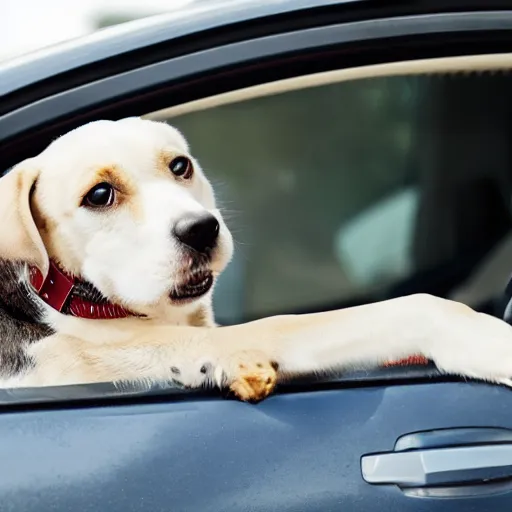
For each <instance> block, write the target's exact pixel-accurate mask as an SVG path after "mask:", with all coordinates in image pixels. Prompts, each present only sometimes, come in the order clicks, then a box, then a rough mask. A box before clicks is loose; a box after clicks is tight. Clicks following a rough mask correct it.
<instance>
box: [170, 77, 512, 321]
mask: <svg viewBox="0 0 512 512" xmlns="http://www.w3.org/2000/svg"><path fill="white" fill-rule="evenodd" d="M511 85H512V75H511V74H510V73H505V72H503V73H498V72H496V73H491V72H488V73H473V74H471V73H458V74H451V75H447V74H439V75H436V74H434V75H417V76H398V77H388V78H385V77H384V78H382V77H381V78H371V79H365V80H356V81H351V82H350V81H349V82H339V83H332V84H327V85H319V86H318V87H312V88H308V89H300V90H295V91H288V92H281V93H278V94H275V95H270V96H266V97H260V98H253V99H248V100H244V101H241V102H237V103H233V104H227V105H223V106H217V107H214V108H211V109H206V110H201V111H197V112H192V113H188V114H185V115H182V116H179V117H174V118H170V119H168V121H169V122H170V123H172V124H174V125H176V126H177V127H178V128H180V129H181V130H182V131H183V132H184V133H185V135H186V136H187V137H188V138H189V139H190V141H191V146H192V150H193V151H194V152H195V153H196V154H197V155H198V157H199V161H200V162H202V163H203V165H204V167H205V170H206V172H207V173H208V175H209V176H210V177H211V178H212V180H213V183H214V185H215V186H216V188H217V190H218V192H219V196H220V200H221V204H222V206H223V207H224V211H225V216H226V217H227V220H228V224H229V225H230V227H231V229H232V230H233V232H234V235H235V240H236V241H237V242H238V243H237V250H236V256H235V259H234V261H233V263H232V264H231V266H230V267H229V268H228V270H227V272H226V274H225V276H223V277H222V278H221V282H220V283H219V286H218V289H217V293H216V297H215V299H216V302H217V304H216V311H217V315H218V321H219V322H220V323H235V322H240V321H245V320H248V319H253V318H258V317H262V316H267V315H271V314H280V313H287V312H310V311H320V310H325V309H334V308H339V307H348V306H352V305H358V304H362V303H368V302H373V301H377V300H382V299H386V298H391V297H396V296H400V295H407V294H412V293H417V292H428V293H431V294H434V295H438V296H442V297H449V298H454V299H456V300H460V301H461V302H465V303H467V304H468V305H470V306H472V307H473V308H476V309H478V310H480V311H485V312H487V313H491V314H496V315H501V314H502V308H503V304H502V302H503V301H502V297H503V291H504V289H505V286H506V284H507V281H508V276H509V272H510V268H511V263H510V262H512V240H510V238H511V237H510V230H511V227H512V217H511V208H510V205H511V202H510V198H511V192H512V190H511V183H512V169H511V164H512V162H511V150H510V140H509V139H510V137H511V135H512V124H511V121H510V119H511V116H510V114H511V106H512V102H511V101H510V100H509V99H508V95H507V91H509V90H510V87H511Z"/></svg>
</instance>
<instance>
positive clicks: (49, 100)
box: [0, 11, 512, 169]
mask: <svg viewBox="0 0 512 512" xmlns="http://www.w3.org/2000/svg"><path fill="white" fill-rule="evenodd" d="M498 32H499V33H500V34H501V35H503V36H504V38H505V40H500V41H499V43H500V45H501V46H500V49H501V48H502V47H504V50H505V49H506V50H508V51H512V11H490V12H460V13H444V14H432V15H419V16H404V17H397V18H383V19H372V20H366V21H358V22H351V23H344V24H335V25H327V26H322V27H315V28H309V29H304V30H297V31H293V32H286V33H280V34H275V35H271V36H266V37H261V38H256V39H251V40H246V41H241V42H237V43H232V44H227V45H224V46H219V47H214V48H210V49H208V50H204V51H199V52H196V53H191V54H189V55H184V56H180V57H176V58H171V59H168V60H164V61H161V62H157V63H155V64H151V65H148V66H144V67H142V68H138V69H133V70H131V71H127V72H124V73H119V74H117V75H113V76H110V77H108V78H103V79H101V80H97V81H93V82H90V83H88V84H85V85H81V86H79V87H75V88H71V89H69V90H67V91H65V92H61V93H59V94H55V95H52V96H48V97H46V98H43V99H41V100H39V101H35V102H33V103H31V104H28V105H26V106H24V107H21V108H19V109H16V110H13V111H11V112H9V113H7V114H5V115H4V116H2V117H0V134H2V141H1V143H0V154H1V155H2V160H3V161H0V165H1V166H2V167H3V168H4V169H5V168H9V167H10V166H11V165H13V164H14V163H16V162H17V161H19V160H20V159H22V158H23V157H21V158H20V157H19V156H21V155H20V153H21V151H20V148H18V150H16V146H23V151H24V152H25V153H26V148H27V147H30V148H33V151H34V152H35V153H37V152H38V151H39V150H40V149H42V147H44V146H45V145H47V144H48V143H49V142H50V141H51V140H52V139H53V138H55V136H58V135H60V134H61V133H64V132H66V131H68V130H69V129H71V128H73V127H76V126H78V125H80V124H83V123H84V122H87V121H92V120H94V119H99V118H111V119H117V118H120V117H125V116H126V115H144V114H146V113H147V112H148V110H151V109H148V108H146V109H144V104H145V105H146V106H147V104H148V102H150V101H155V97H156V96H158V97H159V99H158V101H159V102H160V105H162V106H163V105H166V106H173V105H178V104H182V103H186V102H188V101H191V100H197V99H199V98H201V97H203V98H204V97H205V96H211V95H212V90H211V87H212V84H213V82H214V79H215V78H216V77H217V76H218V75H222V73H225V72H226V71H229V70H231V72H232V71H233V70H238V71H240V69H241V68H243V67H244V66H248V65H252V66H254V65H255V64H256V65H259V66H260V67H259V68H258V71H257V72H256V73H254V68H253V69H252V70H250V72H251V71H252V74H251V82H252V83H254V82H255V81H260V83H261V82H265V81H266V79H265V77H264V73H262V70H261V66H262V65H264V61H265V60H267V62H268V61H274V63H276V61H278V60H279V59H283V58H284V57H288V58H293V59H296V58H297V57H300V56H301V55H302V56H304V54H306V53H311V52H313V51H315V52H316V53H317V54H318V52H320V51H321V52H327V51H329V50H334V49H338V50H340V49H341V50H342V51H344V52H345V55H346V52H347V50H348V49H351V50H352V54H351V55H350V56H348V57H347V59H346V62H347V67H352V68H355V67H357V66H362V65H367V64H368V61H369V60H372V61H374V62H373V63H374V64H377V63H383V62H388V63H389V62H393V61H395V62H396V56H397V55H396V52H397V48H396V47H394V46H393V44H392V43H393V42H394V43H395V45H396V44H397V42H400V40H401V38H402V40H401V44H400V45H399V48H401V49H402V53H403V50H404V48H403V46H404V42H405V41H407V43H408V44H409V45H411V44H413V43H414V42H415V43H416V46H417V47H419V48H420V49H422V48H424V46H423V45H424V43H425V37H427V41H428V42H429V44H430V46H429V47H428V49H427V51H428V53H429V55H428V57H429V58H432V57H442V56H453V46H451V45H450V44H446V41H443V43H442V44H440V41H439V40H438V41H437V43H438V46H437V47H435V48H434V47H432V45H431V43H432V41H433V40H434V41H435V37H436V36H439V35H442V36H443V38H444V37H447V36H449V35H458V36H460V37H461V38H464V44H462V48H459V51H458V54H459V55H474V54H475V48H474V44H470V43H471V41H470V40H468V34H469V35H471V38H475V39H477V40H478V45H479V47H484V46H485V44H484V43H486V41H485V40H483V39H481V37H483V36H487V37H488V39H487V43H489V44H490V45H491V46H493V45H494V48H490V50H489V49H487V51H485V50H479V51H478V52H477V53H478V54H485V53H490V54H493V53H496V51H495V48H496V44H497V39H498V37H497V33H498ZM477 36H479V37H480V39H479V37H477ZM489 36H491V37H489ZM404 37H406V40H404V39H403V38H404ZM422 37H423V41H422ZM418 38H419V41H418ZM379 41H385V44H382V45H379V44H377V43H378V42H379ZM473 42H474V41H473ZM365 44H366V47H364V45H365ZM361 46H363V50H364V51H363V50H362V49H361ZM427 46H428V45H427ZM354 47H356V48H355V49H356V50H357V51H356V52H354V51H353V50H354ZM407 49H408V50H409V52H408V54H410V53H411V52H410V48H407ZM418 52H419V50H418V51H416V52H414V53H413V55H412V57H411V58H410V60H411V61H413V60H418V57H420V55H418ZM419 53H421V52H419ZM424 53H425V52H423V54H422V55H421V56H422V57H425V55H424ZM446 54H448V55H446ZM369 55H370V56H371V58H369ZM399 60H400V59H399ZM402 60H409V59H408V58H406V59H402ZM262 61H263V64H262ZM342 66H343V62H342ZM336 67H337V68H340V66H336ZM286 68H287V66H283V65H282V64H281V65H280V66H279V70H278V72H279V73H282V75H281V77H279V78H286V77H287V76H286V73H287V72H288V73H289V70H288V69H286ZM317 71H318V70H317ZM312 72H313V71H310V73H312ZM283 74H284V77H283ZM298 74H304V75H307V74H308V72H307V71H305V70H303V68H301V67H300V66H299V70H297V68H296V69H294V70H293V72H292V76H297V75H298ZM289 76H290V75H288V78H289ZM201 77H203V80H202V82H201V83H200V85H199V87H196V88H195V90H193V91H192V92H191V90H190V89H193V88H190V87H189V86H190V85H191V82H192V83H194V81H196V82H197V80H198V79H200V78H201ZM205 77H206V78H207V79H208V80H205ZM267 81H268V80H267ZM270 81H273V80H270ZM235 82H236V80H229V87H230V88H231V86H234V89H236V88H240V86H239V87H236V84H235ZM185 84H187V87H184V85H185ZM177 85H178V86H179V85H181V91H179V90H175V91H172V92H174V93H175V96H174V97H173V96H172V93H171V94H169V87H170V86H177ZM208 89H209V90H208ZM183 91H185V92H183ZM222 92H226V91H222ZM165 93H167V94H165ZM192 93H193V94H194V95H195V96H196V97H194V98H190V97H189V98H188V99H187V98H184V97H183V94H185V95H186V94H192ZM180 94H181V95H180ZM158 108H162V107H161V106H160V107H156V108H155V110H157V109H158ZM128 111H130V113H128ZM25 136H28V139H32V140H27V139H26V138H25ZM34 138H35V139H37V140H39V141H40V144H37V143H34ZM41 146H42V147H41Z"/></svg>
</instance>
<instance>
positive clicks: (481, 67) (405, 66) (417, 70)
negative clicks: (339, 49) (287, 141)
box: [143, 52, 512, 121]
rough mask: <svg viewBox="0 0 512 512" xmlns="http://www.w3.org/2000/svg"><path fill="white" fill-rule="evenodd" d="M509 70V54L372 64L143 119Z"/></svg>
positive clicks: (225, 95)
mask: <svg viewBox="0 0 512 512" xmlns="http://www.w3.org/2000/svg"><path fill="white" fill-rule="evenodd" d="M511 69H512V52H511V53H495V54H484V55H471V56H462V57H441V58H433V59H419V60H415V61H400V62H391V63H385V64H374V65H370V66H361V67H356V68H346V69H337V70H334V71H324V72H321V73H313V74H311V75H304V76H297V77H293V78H285V79H283V80H276V81H274V82H268V83H263V84H259V85H254V86H252V87H245V88H242V89H236V90H234V91H230V92H225V93H221V94H216V95H213V96H207V97H205V98H201V99H198V100H194V101H189V102H187V103H181V104H179V105H175V106H172V107H168V108H164V109H162V110H157V111H155V112H151V113H150V114H147V115H145V116H143V117H145V118H147V119H152V120H156V121H163V120H166V119H170V118H173V117H178V116H181V115H186V114H192V113H194V112H199V111H204V110H209V109H212V108H216V107H221V106H224V105H232V104H234V103H240V102H243V101H251V100H254V99H258V98H263V97H266V96H273V95H275V94H282V93H287V92H292V91H297V90H302V89H310V88H313V87H321V86H324V85H332V84H338V83H343V82H350V81H355V80H365V79H373V78H385V77H396V76H414V75H425V74H437V73H444V74H448V73H450V74H452V73H453V74H455V73H477V72H485V71H508V70H511Z"/></svg>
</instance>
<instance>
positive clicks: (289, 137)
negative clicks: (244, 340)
mask: <svg viewBox="0 0 512 512" xmlns="http://www.w3.org/2000/svg"><path fill="white" fill-rule="evenodd" d="M511 70H512V5H511V4H510V2H509V1H508V0H502V1H497V0H485V1H484V0H458V1H455V0H442V1H441V0H411V1H409V2H396V1H391V0H381V1H380V2H374V1H372V0H352V1H349V0H345V1H343V0H338V1H336V0H278V1H272V0H237V1H231V2H229V1H221V0H208V1H207V2H205V1H196V2H192V3H191V4H190V6H188V7H184V8H183V9H181V10H180V11H178V12H173V13H169V14H163V15H158V16H155V17H151V18H148V19H144V20H140V21H135V22H130V23H127V24H125V25H120V26H118V27H113V28H109V29H105V30H101V31H99V32H97V33H94V34H92V35H90V36H87V37H85V38H81V39H78V40H73V41H70V42H66V43H63V44H60V45H57V46H54V47H50V48H48V49H44V50H41V51H38V52H36V53H33V54H28V55H26V56H22V57H19V58H16V59H14V60H12V61H7V62H5V63H2V64H1V65H0V97H1V98H2V99H1V102H0V169H2V171H3V172H8V171H9V169H10V168H11V167H12V166H13V165H14V164H16V163H17V162H19V161H21V160H23V159H24V158H27V157H30V156H33V155H35V154H37V153H38V152H39V151H41V150H42V149H43V148H44V147H45V146H46V145H47V144H48V143H49V142H50V141H51V140H53V139H54V138H55V137H58V136H59V135H61V134H63V133H65V132H66V131H68V130H70V129H72V128H74V127H76V126H79V125H81V124H83V123H85V122H88V121H92V120H96V119H102V118H107V119H119V118H122V117H126V116H145V117H148V118H151V119H160V120H168V121H169V122H170V123H172V124H173V125H175V126H177V127H178V128H179V129H180V130H182V131H183V132H184V133H185V135H186V136H187V138H188V139H189V140H190V141H191V144H192V150H193V151H194V154H196V155H197V156H198V158H199V160H200V161H201V162H202V164H203V167H204V168H205V169H206V171H207V172H208V175H209V176H210V177H211V178H212V180H213V182H214V184H215V186H216V189H217V191H218V193H219V197H220V200H221V203H222V204H223V208H224V210H225V212H227V217H228V220H229V221H230V227H231V228H232V230H233V232H234V235H235V238H236V239H237V241H238V248H237V255H236V257H235V259H234V261H233V263H232V264H231V265H230V267H229V269H228V270H227V271H226V275H225V276H223V277H222V278H221V280H220V282H219V286H218V290H216V295H215V306H216V314H217V320H218V321H219V323H221V324H234V323H238V322H243V321H247V320H251V319H255V318H260V317H263V316H268V315H273V314H281V313H289V312H295V313H302V312H311V311H321V310H328V309H334V308H341V307H349V306H354V305H358V304H363V303H368V302H374V301H379V300H384V299H387V298H391V297H397V296H400V295H407V294H412V293H418V292H425V293H432V294H435V295H439V296H442V297H447V298H452V299H455V300H459V301H461V302H464V303H466V304H468V305H470V306H471V307H473V308H475V309H476V310H478V311H481V312H485V313H488V314H492V315H496V316H500V317H501V316H502V315H503V310H504V305H506V302H507V301H506V300H505V301H504V297H503V291H504V289H505V286H506V283H507V281H508V278H509V273H510V271H511V268H512V237H511V228H512V212H511V201H510V198H511V192H512V149H511V148H512V145H511V143H510V142H511V140H512V121H511V120H512V116H511V112H512V96H511V95H510V90H512V88H511V86H512V74H511ZM69 172H70V173H71V172H73V169H70V170H69ZM399 328H400V326H397V329H399ZM376 336H378V333H376ZM314 342H315V340H314V339H312V340H311V343H314ZM482 343H485V340H484V339H483V340H482ZM511 410H512V393H511V392H510V390H509V389H506V388H504V387H501V386H495V385H488V384H485V383H482V382H466V381H464V380H462V379H459V378H457V377H454V376H448V375H441V374H440V373H439V372H438V371H437V370H436V369H435V368H433V367H432V366H431V365H420V364H418V365H407V364H403V365H398V366H397V365H391V366H390V365H384V366H383V367H382V368H378V369H375V370H357V369H353V370H351V369H348V370H347V371H345V372H343V373H337V374H335V375H332V376H316V377H313V376H304V377H301V378H300V379H296V380H293V381H290V382H289V383H286V384H283V385H281V386H279V388H278V390H277V392H276V393H275V394H274V395H272V396H271V397H269V398H268V399H267V400H265V401H263V402H261V403H259V404H257V405H253V404H245V403H240V402H237V401H235V400H231V399H229V397H225V396H222V395H221V394H220V393H219V392H217V391H214V390H211V391H186V390H180V389H176V388H170V387H165V386H160V387H154V388H151V389H148V390H140V389H137V388H134V387H130V386H129V385H125V386H115V385H114V384H112V383H100V384H95V385H77V386H62V387H55V388H37V389H15V390H3V391H2V393H1V394H0V439H1V440H2V441H1V443H0V447H1V453H2V462H3V464H2V467H1V469H0V502H1V503H2V510H6V511H7V510H12V511H16V512H31V511H33V512H43V511H54V512H60V511H69V510H86V509H87V510H109V511H110V512H128V511H133V512H136V511H137V512H138V511H155V512H156V511H171V510H172V511H173V512H181V511H183V512H190V511H194V512H195V511H199V510H201V511H202V512H208V511H211V512H219V511H222V512H241V511H251V512H272V511H279V512H294V511H300V512H328V511H338V510H343V511H348V512H351V511H354V512H373V511H380V510H394V511H405V512H407V511H415V512H421V511H429V512H430V511H440V512H443V511H450V512H455V511H470V510H478V511H479V512H496V511H505V510H511V509H512V414H511V412H510V411H511Z"/></svg>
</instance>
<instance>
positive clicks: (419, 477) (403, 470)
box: [362, 444, 512, 487]
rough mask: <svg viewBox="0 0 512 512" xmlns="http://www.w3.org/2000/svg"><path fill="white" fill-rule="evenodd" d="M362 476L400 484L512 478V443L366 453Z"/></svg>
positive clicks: (379, 481) (411, 484) (422, 484)
mask: <svg viewBox="0 0 512 512" xmlns="http://www.w3.org/2000/svg"><path fill="white" fill-rule="evenodd" d="M362 471H363V478H364V479H365V480H366V481H367V482H368V483H371V484H394V485H398V486H400V487H426V486H432V485H455V484H463V483H470V482H478V481H482V480H484V481H486V480H497V479H503V478H507V477H512V444H508V445H494V446H492V445H490V446H470V447H464V448H442V449H433V450H417V451H413V452H405V453H384V454H377V455H366V456H365V457H363V459H362Z"/></svg>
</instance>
